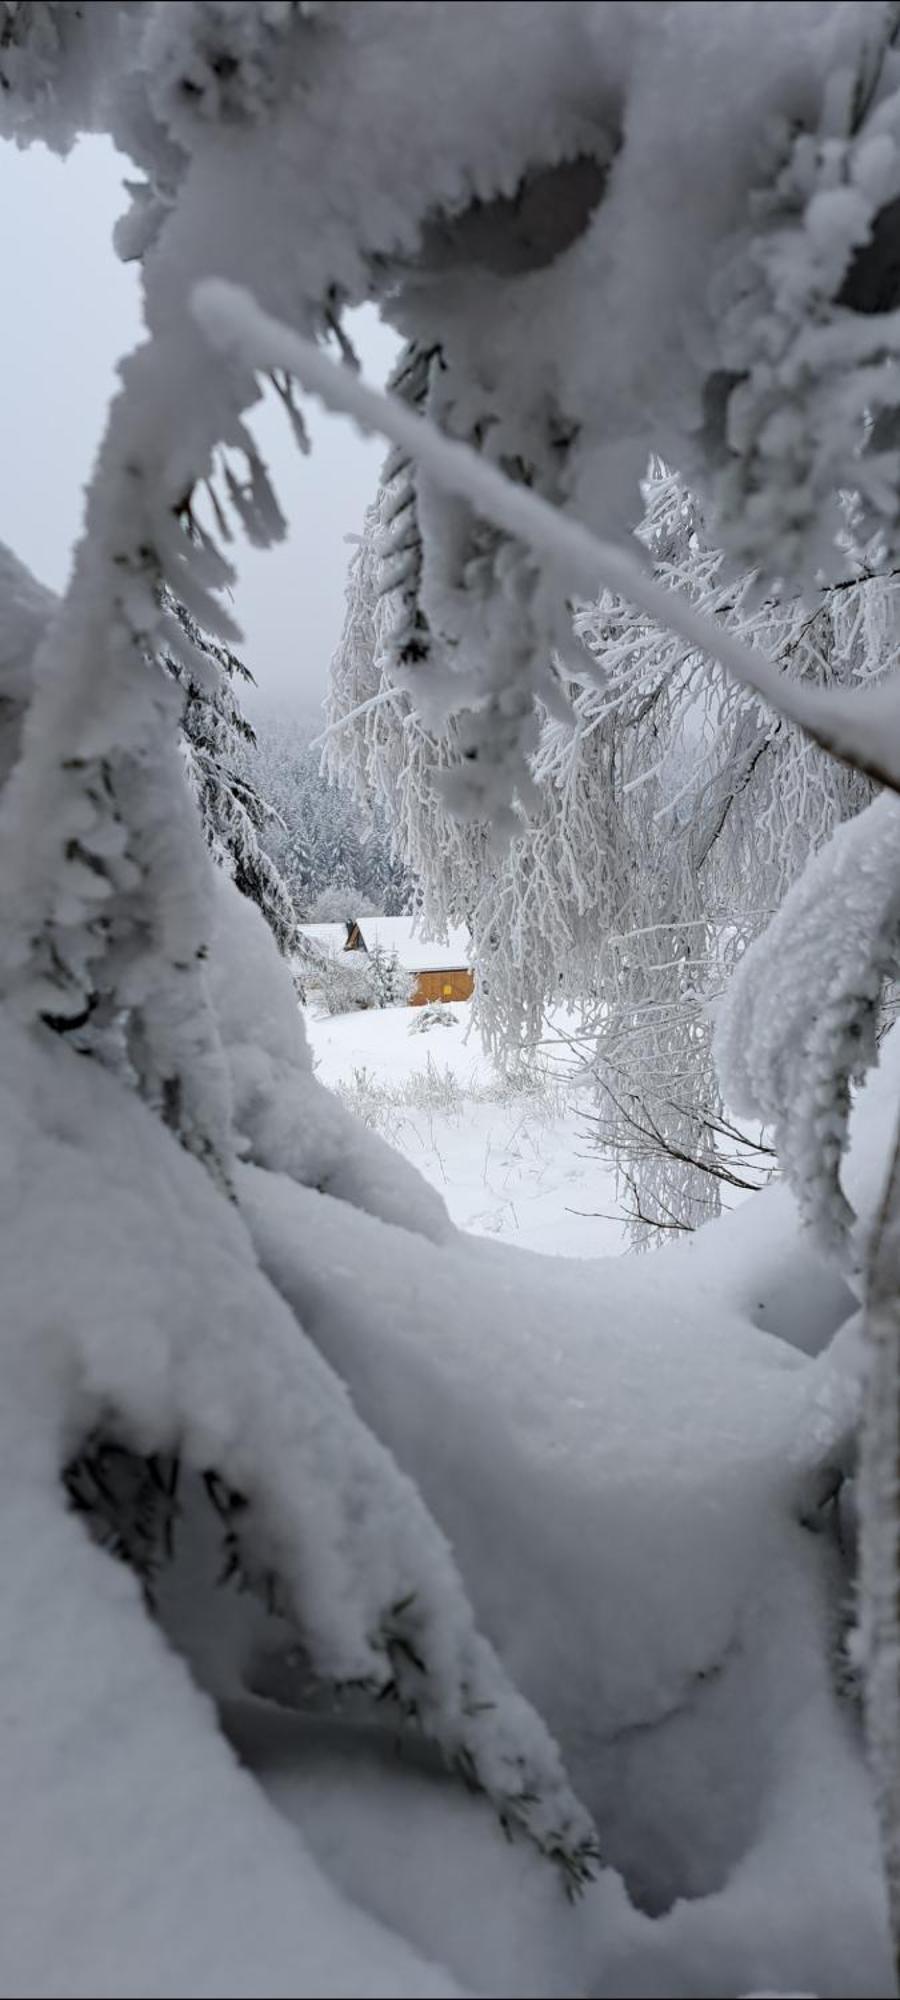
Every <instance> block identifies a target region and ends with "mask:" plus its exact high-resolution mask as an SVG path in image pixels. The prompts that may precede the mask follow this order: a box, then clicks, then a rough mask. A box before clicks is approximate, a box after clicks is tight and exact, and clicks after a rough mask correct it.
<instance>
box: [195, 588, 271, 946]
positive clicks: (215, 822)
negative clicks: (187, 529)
mask: <svg viewBox="0 0 900 2000" xmlns="http://www.w3.org/2000/svg"><path fill="white" fill-rule="evenodd" d="M169 609H170V610H171V611H173V612H174V614H175V617H176V618H177V620H178V623H179V625H180V626H181V629H182V631H183V633H184V635H185V639H186V640H187V641H188V646H187V647H185V648H183V651H182V653H181V654H180V655H179V656H177V657H176V658H175V659H173V660H171V668H172V672H173V674H174V676H175V678H176V680H177V681H178V683H179V685H180V686H181V688H182V691H183V696H184V708H183V711H182V721H181V728H182V734H183V737H184V742H185V748H186V751H187V760H188V774H189V777H190V781H191V784H192V786H193V788H194V792H195V795H196V798H197V802H198V805H199V807H200V815H201V818H202V821H203V828H204V832H205V834H206V838H207V842H208V844H209V847H210V849H211V851H212V854H213V856H214V858H215V859H216V860H217V861H219V862H220V863H224V864H225V865H226V866H227V867H228V869H229V872H230V874H231V875H232V877H233V879H234V881H235V883H236V884H237V887H238V888H239V889H240V891H241V894H242V895H244V896H249V897H250V900H251V902H254V903H256V905H257V907H258V908H259V909H260V910H261V911H262V914H263V916H264V917H265V919H266V922H267V924H268V926H269V929H270V930H271V932H272V935H273V937H274V939H275V942H276V944H277V945H278V948H279V951H282V952H284V953H286V954H291V955H293V956H294V957H295V959H299V958H301V957H302V947H303V940H302V938H300V937H299V936H298V919H297V911H296V909H295V907H294V904H293V901H292V899H291V895H290V891H289V889H288V887H287V884H286V883H285V882H284V880H283V878H282V876H281V875H280V873H279V871H278V869H277V867H276V866H275V863H274V862H273V861H272V859H271V857H270V855H269V854H268V853H267V852H266V849H265V845H264V835H265V829H266V826H267V824H268V822H269V821H270V820H271V819H273V818H274V817H275V809H274V807H273V806H272V805H270V803H269V802H268V800H267V799H265V798H264V797H263V796H262V794H261V793H260V791H259V790H258V788H257V786H255V785H254V784H253V783H252V782H251V781H250V779H249V778H248V777H245V776H244V775H243V771H242V769H241V763H242V759H241V751H242V750H245V751H246V749H247V747H250V748H251V749H252V747H253V746H254V745H255V742H256V736H255V732H254V730H253V728H252V726H251V724H250V723H249V722H248V721H247V719H246V717H245V716H244V715H243V714H242V712H241V708H240V704H239V702H238V699H237V692H236V687H235V682H236V681H240V680H244V681H252V678H253V676H252V674H251V673H250V670H249V668H248V667H246V666H245V665H244V662H243V660H240V659H239V658H238V656H237V654H236V653H234V652H233V651H232V649H231V647H230V646H226V645H225V644H223V643H222V642H221V641H220V640H216V639H214V638H210V637H208V636H207V635H206V634H204V633H203V632H201V630H200V628H199V626H198V625H197V624H196V622H195V620H194V619H193V618H192V617H191V615H190V613H189V612H188V611H186V610H185V609H184V607H183V606H182V605H179V604H171V605H170V606H169Z"/></svg>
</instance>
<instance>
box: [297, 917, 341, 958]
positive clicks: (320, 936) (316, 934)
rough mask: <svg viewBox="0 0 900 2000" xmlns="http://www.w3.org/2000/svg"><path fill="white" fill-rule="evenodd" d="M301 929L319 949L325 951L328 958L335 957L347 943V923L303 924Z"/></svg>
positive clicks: (304, 935) (303, 934)
mask: <svg viewBox="0 0 900 2000" xmlns="http://www.w3.org/2000/svg"><path fill="white" fill-rule="evenodd" d="M300 931H301V934H302V936H303V937H305V938H308V939H309V942H310V944H311V945H314V946H315V948H316V950H317V951H321V952H324V954H325V957H326V958H334V956H335V954H336V953H337V952H339V951H343V950H344V947H345V945H346V943H347V926H346V924H301V925H300Z"/></svg>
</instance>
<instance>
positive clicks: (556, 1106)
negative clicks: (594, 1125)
mask: <svg viewBox="0 0 900 2000" xmlns="http://www.w3.org/2000/svg"><path fill="white" fill-rule="evenodd" d="M424 1011H425V1010H424V1009H423V1008H421V1007H384V1008H378V1009H375V1008H372V1009H370V1010H368V1011H367V1012H364V1013H363V1012H357V1013H353V1014H337V1015H331V1016H326V1017H324V1018H322V1017H321V1016H320V1015H319V1014H318V1013H317V1012H316V1009H315V1007H313V1008H310V1009H309V1010H307V1013H306V1016H305V1020H306V1032H307V1035H308V1037H309V1042H310V1047H311V1049H312V1054H313V1061H314V1064H315V1068H316V1074H317V1076H318V1077H319V1078H320V1080H321V1081H322V1083H325V1084H328V1085H329V1086H331V1088H333V1089H337V1090H338V1091H339V1092H340V1093H341V1095H342V1096H343V1098H344V1101H345V1103H347V1104H348V1105H349V1106H350V1107H351V1108H352V1109H353V1110H354V1111H356V1112H357V1114H358V1115H359V1116H360V1117H362V1118H363V1119H365V1120H366V1122H367V1123H370V1124H372V1125H373V1126H374V1127H375V1128H376V1129H377V1130H378V1131H380V1132H381V1133H383V1135H384V1136H385V1138H387V1139H389V1140H390V1142H391V1144H392V1146H394V1147H396V1149H397V1151H398V1152H399V1153H401V1154H402V1155H403V1156H404V1157H405V1158H406V1159H407V1160H409V1161H410V1162H411V1164H412V1165H413V1166H414V1167H417V1168H418V1170H419V1172H420V1173H421V1174H423V1175H424V1176H425V1179H426V1180H427V1181H429V1182H430V1183H431V1185H432V1187H434V1188H436V1189H437V1190H438V1191H439V1192H440V1193H441V1194H442V1195H443V1198H444V1201H445V1202H446V1204H447V1208H448V1210H449V1212H450V1215H451V1216H452V1218H453V1221H454V1222H455V1223H457V1224H458V1226H459V1227H460V1228H461V1229H467V1230H471V1231H472V1232H473V1233H474V1234H475V1235H477V1236H493V1237H496V1238H498V1240H499V1241H501V1242H504V1243H516V1244H520V1245H521V1246H523V1247H524V1248H526V1249H529V1250H539V1251H544V1252H548V1253H555V1254H557V1255H559V1256H566V1257H598V1256H603V1255H609V1254H613V1253H615V1252H616V1251H618V1250H621V1249H622V1248H623V1247H624V1241H625V1234H624V1225H623V1223H622V1222H621V1220H620V1219H619V1217H618V1216H617V1213H616V1188H615V1176H614V1174H613V1173H612V1171H611V1169H610V1167H609V1165H608V1163H607V1162H606V1161H604V1160H603V1158H602V1157H601V1155H600V1154H599V1153H598V1152H596V1151H595V1150H594V1148H593V1146H592V1144H591V1136H590V1122H589V1121H590V1111H591V1103H590V1096H589V1095H588V1094H585V1097H584V1102H583V1106H582V1105H581V1104H580V1102H579V1098H578V1093H577V1092H576V1091H574V1090H573V1088H572V1087H571V1085H569V1086H566V1085H565V1084H564V1083H563V1082H562V1081H561V1080H560V1077H561V1075H562V1074H563V1072H564V1069H565V1055H566V1051H565V1044H564V1042H563V1041H560V1042H559V1044H558V1047H556V1048H551V1049H549V1050H548V1052H547V1053H548V1057H549V1058H550V1071H551V1073H550V1074H548V1077H547V1079H546V1082H545V1083H543V1084H540V1083H538V1084H534V1083H533V1084H532V1087H531V1088H528V1087H527V1086H526V1085H525V1083H524V1082H521V1083H517V1082H516V1080H515V1079H512V1080H510V1082H509V1083H508V1084H505V1085H504V1084H502V1083H500V1082H499V1081H498V1079H497V1076H496V1073H495V1071H494V1068H493V1066H492V1064H491V1063H490V1061H489V1059H488V1058H487V1057H486V1056H485V1055H484V1054H483V1053H482V1050H481V1045H480V1042H479V1040H478V1037H477V1035H476V1034H475V1033H474V1032H473V1033H471V1034H469V1033H468V1029H469V1024H470V1022H471V1006H470V1003H469V1001H467V1000H461V1001H454V1002H452V1003H450V1005H449V1006H447V1008H446V1013H447V1014H448V1015H450V1016H451V1018H452V1023H453V1025H452V1026H442V1025H439V1024H438V1025H436V1026H434V1027H431V1028H426V1029H425V1030H424V1032H423V1031H422V1021H423V1013H424ZM557 1072H558V1073H559V1074H557Z"/></svg>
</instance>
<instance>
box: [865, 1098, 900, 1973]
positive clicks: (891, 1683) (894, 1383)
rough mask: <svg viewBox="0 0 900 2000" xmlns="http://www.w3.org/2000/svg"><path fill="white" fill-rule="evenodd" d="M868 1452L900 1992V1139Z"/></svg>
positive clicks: (880, 1256) (870, 1610)
mask: <svg viewBox="0 0 900 2000" xmlns="http://www.w3.org/2000/svg"><path fill="white" fill-rule="evenodd" d="M865 1332H866V1350H867V1384H866V1412H865V1422H864V1425H863V1433H862V1442H861V1459H862V1463H861V1472H860V1483H861V1492H862V1535H861V1616H862V1628H863V1641H864V1656H865V1685H866V1726H867V1731H868V1738H869V1748H870V1754H871V1758H872V1766H873V1771H874V1777H875V1785H876V1792H877V1800H878V1814H879V1821H880V1826H881V1843H882V1853H883V1856H884V1867H885V1876H886V1880H887V1892H888V1908H889V1913H890V1923H891V1935H892V1937H893V1941H894V1955H895V1962H896V1967H897V1979H898V1985H900V1462H898V1454H900V1130H898V1134H897V1138H896V1140H895V1145H894V1152H893V1157H892V1160H891V1166H890V1172H889V1175H888V1180H887V1185H886V1187H885V1192H884V1197H883V1200H882V1205H881V1210H880V1214H879V1217H878V1220H877V1223H876V1226H875V1231H874V1234H873V1238H872V1244H871V1249H870V1254H869V1268H868V1280H867V1296H866V1310H865Z"/></svg>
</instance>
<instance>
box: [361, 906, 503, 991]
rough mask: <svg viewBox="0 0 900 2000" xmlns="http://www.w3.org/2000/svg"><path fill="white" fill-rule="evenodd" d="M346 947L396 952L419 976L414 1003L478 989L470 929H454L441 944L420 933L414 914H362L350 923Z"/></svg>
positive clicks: (402, 961) (388, 954) (414, 988)
mask: <svg viewBox="0 0 900 2000" xmlns="http://www.w3.org/2000/svg"><path fill="white" fill-rule="evenodd" d="M345 949H346V950H347V951H383V952H384V953H385V954H386V955H387V956H390V954H391V952H396V954H397V960H398V963H399V964H400V965H402V967H403V970H404V972H409V973H412V974H413V975H414V977H415V982H416V983H415V986H414V987H413V990H412V994H411V997H410V1006H411V1007H425V1006H427V1005H428V1003H429V1002H431V1003H434V1002H435V1001H441V1000H470V999H471V997H472V994H473V993H474V991H475V975H474V973H473V971H472V968H471V965H470V963H469V960H470V958H471V954H472V947H471V943H470V940H469V934H468V931H464V930H451V931H449V932H448V934H447V942H446V943H445V944H439V943H436V942H435V941H434V940H433V939H429V938H422V937H420V936H419V934H418V932H417V931H416V929H415V919H414V918H413V917H360V918H359V919H358V921H357V922H356V923H355V924H352V925H351V927H350V932H349V936H348V938H347V943H346V947H345Z"/></svg>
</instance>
